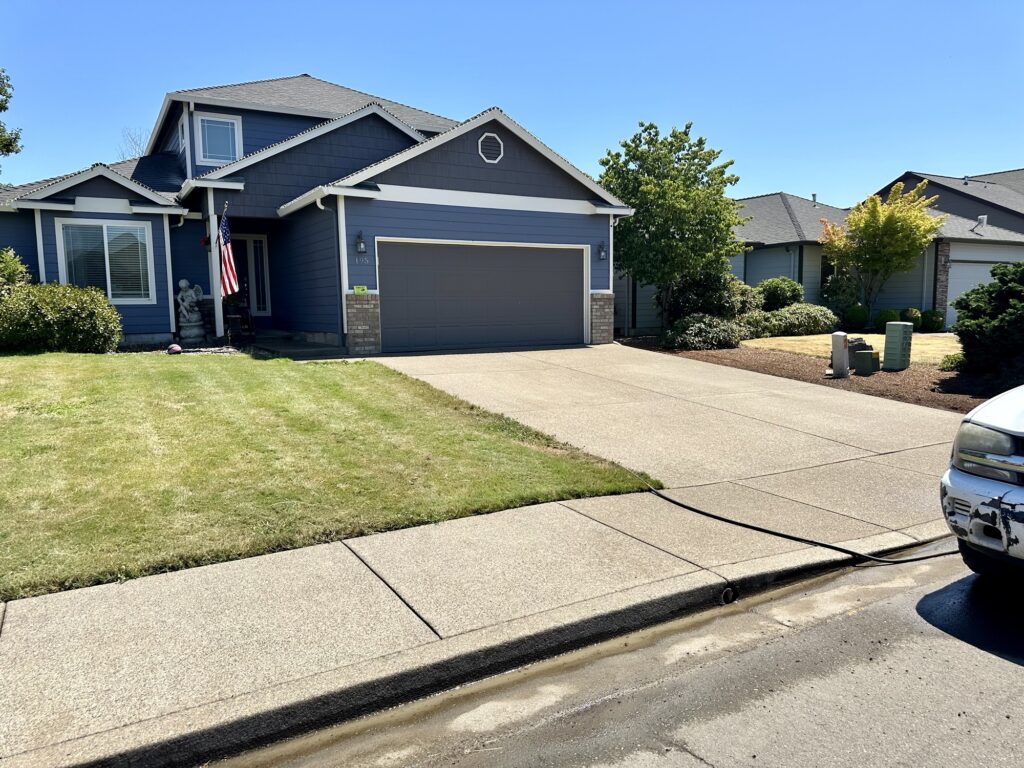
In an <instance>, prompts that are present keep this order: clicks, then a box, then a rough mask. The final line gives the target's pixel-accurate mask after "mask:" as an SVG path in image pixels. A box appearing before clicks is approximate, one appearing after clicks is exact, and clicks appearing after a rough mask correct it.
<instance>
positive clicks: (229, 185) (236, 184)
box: [178, 179, 245, 200]
mask: <svg viewBox="0 0 1024 768" xmlns="http://www.w3.org/2000/svg"><path fill="white" fill-rule="evenodd" d="M193 189H230V190H233V191H235V192H241V191H242V190H243V189H245V182H244V181H223V180H220V179H185V183H184V184H182V185H181V192H179V193H178V198H179V199H181V200H184V199H185V197H186V196H187V195H188V193H189V192H191V191H192V190H193Z"/></svg>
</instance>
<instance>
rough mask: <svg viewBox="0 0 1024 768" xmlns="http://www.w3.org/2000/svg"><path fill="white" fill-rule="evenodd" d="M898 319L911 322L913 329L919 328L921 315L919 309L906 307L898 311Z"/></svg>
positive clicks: (917, 329)
mask: <svg viewBox="0 0 1024 768" xmlns="http://www.w3.org/2000/svg"><path fill="white" fill-rule="evenodd" d="M900 320H902V321H903V322H905V323H912V324H913V326H914V330H915V331H919V330H921V321H922V315H921V310H920V309H915V308H914V307H907V308H906V309H904V310H903V311H902V312H900Z"/></svg>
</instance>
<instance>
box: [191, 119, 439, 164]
mask: <svg viewBox="0 0 1024 768" xmlns="http://www.w3.org/2000/svg"><path fill="white" fill-rule="evenodd" d="M369 115H377V116H379V117H381V118H383V119H384V120H386V121H387V122H389V123H390V124H391V125H393V126H394V127H395V128H397V129H398V130H400V131H401V132H402V133H404V134H406V135H407V136H409V138H411V139H413V140H415V141H417V142H421V141H423V140H424V139H423V135H422V134H421V133H420V132H419V131H417V130H416V129H415V128H413V127H412V126H410V125H406V124H405V123H403V122H402V121H401V120H399V119H398V118H397V117H395V116H394V115H392V114H391V113H390V112H388V111H387V110H386V109H384V108H383V107H381V106H380V105H379V104H367V105H366V106H365V107H363V108H361V109H357V110H356V111H355V112H351V113H349V114H347V115H343V116H342V117H339V118H337V119H335V120H331V121H330V122H327V123H323V124H322V125H319V126H316V127H315V128H310V129H308V130H305V131H303V132H302V133H299V134H296V135H295V136H292V137H291V138H290V139H286V140H285V141H282V142H280V143H278V144H272V145H270V146H269V147H265V148H264V149H259V150H256V151H255V152H252V153H250V154H248V155H246V156H245V157H240V158H238V159H237V160H235V161H234V162H233V163H228V164H226V165H223V166H221V167H220V168H218V169H217V170H216V171H210V172H209V173H206V174H203V176H202V178H204V179H222V178H224V177H225V176H230V175H231V174H232V173H234V172H236V171H239V170H241V169H242V168H248V167H249V166H250V165H252V164H253V163H258V162H260V161H261V160H266V159H267V158H268V157H273V156H274V155H277V154H280V153H281V152H285V151H287V150H289V149H291V148H292V147H297V146H298V145H300V144H304V143H306V142H307V141H310V140H312V139H315V138H317V137H319V136H323V135H324V134H327V133H330V132H331V131H334V130H337V129H338V128H341V127H342V126H345V125H349V124H350V123H354V122H356V121H357V120H362V119H363V118H364V117H367V116H369Z"/></svg>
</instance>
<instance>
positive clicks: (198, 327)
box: [178, 279, 206, 342]
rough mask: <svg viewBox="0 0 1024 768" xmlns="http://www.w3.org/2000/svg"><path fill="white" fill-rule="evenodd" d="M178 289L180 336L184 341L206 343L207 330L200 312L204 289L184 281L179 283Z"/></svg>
mask: <svg viewBox="0 0 1024 768" xmlns="http://www.w3.org/2000/svg"><path fill="white" fill-rule="evenodd" d="M178 288H179V289H180V290H179V291H178V334H179V335H180V336H181V340H182V341H186V342H188V341H204V340H205V339H206V330H205V329H204V328H203V315H202V313H200V311H199V302H200V301H201V300H202V298H203V289H202V288H201V287H200V286H198V285H192V284H191V283H189V281H188V280H184V279H183V280H179V281H178Z"/></svg>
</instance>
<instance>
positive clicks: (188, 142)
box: [181, 103, 192, 179]
mask: <svg viewBox="0 0 1024 768" xmlns="http://www.w3.org/2000/svg"><path fill="white" fill-rule="evenodd" d="M188 115H189V105H187V104H184V103H182V105H181V123H182V124H183V125H184V126H185V178H186V179H191V178H192V121H191V120H189V119H188Z"/></svg>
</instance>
